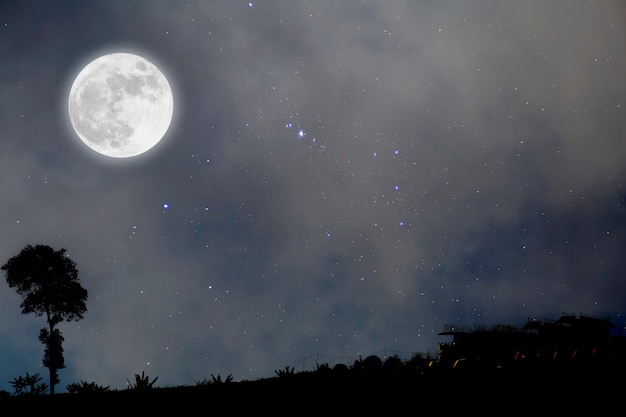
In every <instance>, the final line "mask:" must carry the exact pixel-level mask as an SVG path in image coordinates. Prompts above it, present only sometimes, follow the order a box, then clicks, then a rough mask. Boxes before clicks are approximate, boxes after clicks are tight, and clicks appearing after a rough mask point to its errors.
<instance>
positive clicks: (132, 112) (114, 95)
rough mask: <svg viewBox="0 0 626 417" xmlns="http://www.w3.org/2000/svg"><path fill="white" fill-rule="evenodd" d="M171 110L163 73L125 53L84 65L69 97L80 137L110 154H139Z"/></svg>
mask: <svg viewBox="0 0 626 417" xmlns="http://www.w3.org/2000/svg"><path fill="white" fill-rule="evenodd" d="M173 110H174V99H173V96H172V90H171V88H170V85H169V83H168V81H167V79H166V78H165V76H164V75H163V73H162V72H161V71H160V70H159V69H158V68H157V67H156V66H155V65H154V64H152V63H151V62H150V61H148V60H147V59H145V58H143V57H141V56H138V55H134V54H129V53H113V54H108V55H104V56H101V57H100V58H97V59H95V60H94V61H92V62H90V63H89V64H88V65H87V66H85V67H84V68H83V69H82V70H81V71H80V73H79V74H78V76H77V77H76V79H75V80H74V83H73V84H72V88H71V89H70V95H69V102H68V111H69V116H70V121H71V123H72V127H73V128H74V130H75V131H76V134H77V135H78V137H79V138H80V139H81V140H82V141H83V142H84V143H85V144H86V145H87V146H88V147H89V148H91V149H93V150H94V151H96V152H98V153H100V154H102V155H106V156H109V157H113V158H129V157H132V156H137V155H139V154H142V153H144V152H146V151H148V150H149V149H151V148H152V147H154V146H155V145H156V144H157V143H159V141H160V140H161V139H162V138H163V136H164V135H165V132H167V129H168V128H169V125H170V123H171V121H172V114H173Z"/></svg>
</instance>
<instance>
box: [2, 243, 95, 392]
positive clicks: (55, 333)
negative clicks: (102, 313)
mask: <svg viewBox="0 0 626 417" xmlns="http://www.w3.org/2000/svg"><path fill="white" fill-rule="evenodd" d="M65 252H66V250H65V249H60V250H58V251H55V250H54V249H52V248H51V247H50V246H46V245H36V246H31V245H27V246H26V247H25V248H24V249H22V251H21V252H20V253H19V254H18V255H16V256H14V257H12V258H11V259H9V260H8V261H7V263H6V264H4V265H3V266H2V270H4V271H5V272H6V279H7V283H8V284H9V287H11V288H15V291H16V292H17V293H18V294H19V295H20V296H21V297H22V304H20V307H22V314H29V313H34V314H35V315H36V316H42V315H44V314H45V316H46V321H47V324H48V328H45V327H44V328H42V329H41V331H40V333H39V340H40V341H41V342H42V343H43V344H44V345H45V353H44V357H43V365H44V366H45V367H47V368H48V369H49V371H50V394H51V395H52V394H54V386H55V384H58V383H59V377H58V373H57V371H58V370H59V369H63V368H65V360H64V359H63V347H62V344H63V340H64V338H63V336H62V335H61V332H60V331H59V329H57V328H56V326H57V324H59V323H61V322H62V321H76V320H81V319H82V318H83V314H84V313H85V312H86V311H87V306H86V304H85V302H86V301H87V290H86V289H84V288H83V287H82V286H81V285H80V283H79V282H78V270H77V269H76V263H75V262H74V261H72V260H71V259H70V258H69V257H67V256H66V255H65Z"/></svg>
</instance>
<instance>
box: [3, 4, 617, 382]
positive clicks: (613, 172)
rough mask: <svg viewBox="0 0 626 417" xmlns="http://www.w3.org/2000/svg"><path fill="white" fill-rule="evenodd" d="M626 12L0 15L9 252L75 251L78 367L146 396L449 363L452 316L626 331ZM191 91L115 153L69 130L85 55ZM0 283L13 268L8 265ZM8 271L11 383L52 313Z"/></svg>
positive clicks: (69, 339) (72, 330)
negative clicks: (574, 317)
mask: <svg viewBox="0 0 626 417" xmlns="http://www.w3.org/2000/svg"><path fill="white" fill-rule="evenodd" d="M625 44H626V6H625V5H624V3H623V2H621V1H597V0H596V1H571V0H563V1H550V2H545V1H524V2H521V1H501V0H498V1H484V0H480V1H478V0H476V1H456V2H443V3H442V2H437V1H417V0H415V1H411V0H406V1H392V0H384V1H383V0H380V1H369V0H368V1H365V0H362V1H361V0H360V1H352V0H348V1H334V0H315V1H293V0H284V1H283V0H273V1H269V0H267V1H263V0H259V1H254V2H252V3H248V2H244V1H189V2H188V1H184V2H183V1H141V0H139V1H126V0H123V1H121V0H113V1H93V2H85V1H74V0H70V1H63V2H50V1H19V2H18V1H12V2H2V3H1V4H0V57H1V58H0V59H1V61H0V135H1V136H0V195H1V200H0V231H1V233H2V239H0V263H2V264H3V263H5V262H6V261H7V260H8V259H9V258H10V257H12V256H15V255H17V254H18V253H19V251H20V250H21V249H22V248H23V247H24V246H26V245H27V244H31V245H37V244H45V245H49V246H51V247H53V248H54V249H61V248H65V249H66V250H67V255H68V256H69V257H70V258H71V259H72V260H74V261H75V262H76V265H77V269H78V271H79V280H80V283H81V284H82V285H83V287H85V288H86V289H87V290H88V291H89V298H88V300H87V313H86V314H85V318H84V319H83V320H81V321H78V322H64V323H62V324H60V325H59V329H60V330H61V332H62V333H63V336H64V337H65V342H64V345H63V347H64V350H65V361H66V365H67V368H66V369H63V370H61V371H60V373H59V375H60V379H61V383H60V384H59V385H58V386H57V392H62V391H64V389H65V387H66V385H67V384H69V383H72V382H78V381H88V382H91V381H93V382H96V383H97V384H99V385H103V386H110V387H111V388H120V389H122V388H125V387H126V383H127V379H130V380H131V381H133V380H134V375H135V374H141V372H145V373H146V374H147V375H149V376H150V377H151V378H153V377H157V376H158V378H159V379H158V382H157V385H158V386H174V385H194V384H195V383H196V382H198V381H202V380H204V379H209V380H210V379H211V375H214V376H217V375H221V377H222V378H224V377H226V376H228V375H232V377H233V379H234V380H242V379H247V380H254V379H259V378H265V377H273V376H275V372H274V371H275V370H282V369H284V368H285V367H286V366H289V367H292V366H293V367H295V369H296V370H302V369H307V370H309V369H314V367H315V365H316V361H317V362H319V363H325V362H328V363H329V364H331V365H332V364H335V363H338V362H342V361H343V362H345V363H347V364H351V363H353V361H354V359H356V358H358V357H359V355H361V356H367V355H370V354H377V355H379V356H381V357H383V356H385V355H393V354H398V355H399V356H400V357H401V358H409V357H410V356H411V355H412V354H413V353H414V352H422V353H428V352H430V353H431V354H435V353H436V350H437V344H438V343H439V342H442V341H448V340H447V339H446V338H445V337H443V336H439V335H438V333H439V332H441V331H442V330H443V326H444V324H464V325H474V324H514V325H523V324H524V323H525V322H526V320H527V319H528V318H529V317H535V318H540V319H544V318H550V319H558V318H559V317H560V315H561V314H562V313H563V312H566V313H580V312H583V313H584V314H590V315H594V316H600V317H607V316H608V317H609V318H610V320H611V321H612V322H613V323H615V324H616V325H617V328H618V330H620V329H621V330H623V329H624V326H625V324H626V317H625V315H626V279H625V276H624V274H625V272H624V271H626V256H625V253H624V251H625V248H626V163H625V162H624V157H625V156H626V49H625V48H624V45H625ZM111 52H132V53H136V54H139V55H142V56H144V57H145V58H148V59H149V60H151V61H152V62H153V63H154V64H156V65H157V66H158V67H159V68H160V69H161V71H163V73H164V74H165V75H166V76H167V78H168V80H169V83H170V84H171V87H172V91H173V94H174V116H173V121H172V124H171V125H170V127H169V129H168V131H167V133H166V135H165V137H164V138H163V140H162V141H161V142H160V143H159V144H158V145H157V146H155V147H154V148H153V149H151V150H150V151H149V152H147V153H146V154H143V155H140V156H137V157H134V158H127V159H114V158H109V157H106V156H102V155H100V154H97V153H95V152H94V151H92V150H90V149H88V148H87V147H86V145H84V144H83V143H82V142H81V141H80V139H79V138H78V137H77V135H76V134H75V132H74V131H73V130H72V128H71V124H70V122H69V118H68V111H67V101H68V93H69V89H70V87H71V83H72V81H73V79H74V77H75V76H76V75H77V74H78V72H79V71H80V69H81V68H83V67H84V66H85V65H86V64H87V63H89V62H90V61H91V60H93V59H95V58H97V57H99V56H101V55H104V54H107V53H111ZM3 272H4V271H3ZM20 302H21V299H20V298H19V297H18V295H17V293H16V292H15V291H14V289H11V288H9V287H8V285H7V284H6V280H5V278H4V274H3V276H2V280H1V282H0V389H5V390H8V391H10V392H12V391H13V390H12V387H11V385H10V384H9V381H11V380H12V379H13V378H15V377H17V376H19V375H24V374H25V373H26V372H29V373H30V374H33V373H39V374H40V375H42V376H43V377H44V380H45V381H46V382H47V378H48V373H47V369H46V368H43V367H42V366H41V360H42V356H43V345H42V344H41V343H40V342H39V340H38V339H37V338H38V334H39V329H40V328H41V327H44V326H45V325H46V323H45V317H35V316H34V315H22V314H21V309H20V306H19V305H20Z"/></svg>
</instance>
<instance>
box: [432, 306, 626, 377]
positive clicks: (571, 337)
mask: <svg viewBox="0 0 626 417" xmlns="http://www.w3.org/2000/svg"><path fill="white" fill-rule="evenodd" d="M614 327H615V326H614V325H613V324H612V323H611V322H610V321H609V320H608V319H602V318H597V317H592V316H588V315H583V314H580V315H578V316H576V314H563V315H562V316H561V318H559V319H558V320H556V321H555V320H548V319H546V320H543V321H540V320H536V319H529V320H528V322H527V323H526V324H525V325H524V326H523V327H516V326H511V325H500V324H498V325H494V326H474V327H473V328H472V327H468V326H453V325H445V326H444V330H443V332H441V333H439V334H440V335H444V336H452V337H453V339H452V342H451V343H440V344H439V350H438V354H439V358H440V365H443V366H448V367H451V368H467V369H486V368H505V367H506V368H509V367H514V366H515V367H520V366H535V367H536V366H543V367H556V366H571V365H587V364H598V363H606V362H607V361H609V360H612V359H616V358H617V357H619V358H622V357H623V352H624V350H623V346H624V344H623V343H620V344H619V345H616V344H615V343H612V341H611V338H610V329H612V328H614Z"/></svg>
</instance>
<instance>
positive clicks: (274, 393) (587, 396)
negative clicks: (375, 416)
mask: <svg viewBox="0 0 626 417" xmlns="http://www.w3.org/2000/svg"><path fill="white" fill-rule="evenodd" d="M625 396H626V384H625V375H624V373H623V370H621V369H610V368H603V369H593V370H590V369H586V370H581V369H571V370H553V371H546V370H541V371H537V370H534V371H533V370H523V371H504V370H502V369H495V370H489V371H456V370H447V371H439V372H432V373H411V374H401V373H396V374H389V373H382V372H380V373H375V372H372V373H371V374H359V375H354V374H350V373H343V374H339V373H335V372H328V373H326V374H323V375H322V374H318V373H307V372H304V373H300V374H293V375H288V376H283V377H275V378H268V379H260V380H256V381H241V382H227V383H213V384H206V385H197V386H183V387H169V388H168V387H163V388H151V389H144V390H119V391H109V392H100V393H82V394H67V393H63V394H55V395H53V396H51V395H46V396H33V397H29V396H20V397H8V398H3V399H0V407H1V408H0V410H2V411H5V412H6V411H8V410H11V411H15V412H38V411H42V412H54V415H57V412H60V413H61V415H62V414H65V415H78V414H81V415H86V414H87V415H90V414H93V415H100V414H109V413H115V414H122V415H126V414H130V413H135V412H142V413H143V412H149V413H156V414H158V415H161V414H170V415H191V414H192V413H193V414H209V413H234V414H241V413H255V414H256V413H263V414H265V413H266V412H269V413H272V414H274V415H294V414H307V415H308V414H318V413H330V414H336V413H337V412H349V413H350V415H353V414H352V413H356V412H358V413H362V412H367V413H368V414H370V413H378V412H383V413H385V415H393V414H400V413H401V414H408V415H411V414H416V415H419V414H426V413H429V414H430V413H432V412H438V413H445V414H448V413H450V412H475V411H478V412H498V413H508V414H511V413H512V414H515V415H522V414H526V413H531V412H533V413H542V414H543V413H544V412H547V411H553V412H559V413H561V414H562V413H574V414H575V415H580V413H584V414H593V415H597V414H599V413H604V412H609V411H611V413H615V412H618V413H619V412H620V411H621V409H622V408H623V407H624V406H623V404H624V402H623V400H624V397H625ZM28 415H30V414H28Z"/></svg>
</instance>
